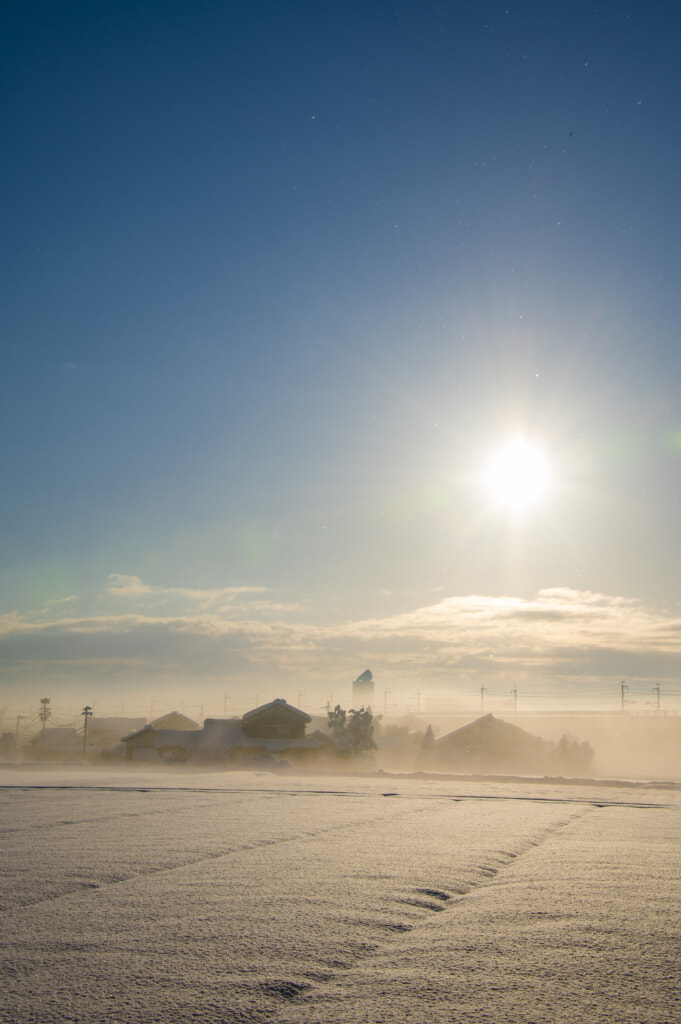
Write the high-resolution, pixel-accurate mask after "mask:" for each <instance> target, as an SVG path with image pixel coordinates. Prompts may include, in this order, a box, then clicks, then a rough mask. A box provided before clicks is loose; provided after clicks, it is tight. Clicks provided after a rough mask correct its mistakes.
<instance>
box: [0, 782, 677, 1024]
mask: <svg viewBox="0 0 681 1024" xmlns="http://www.w3.org/2000/svg"><path fill="white" fill-rule="evenodd" d="M0 822H1V825H0V837H1V841H2V863H3V875H2V883H1V886H0V922H1V928H0V945H1V949H0V965H1V966H0V972H1V979H2V987H1V990H0V991H1V992H2V996H1V997H0V998H1V1003H0V1021H1V1022H2V1024H5V1022H7V1024H9V1022H12V1024H28V1022H31V1024H53V1022H69V1024H76V1022H77V1024H104V1022H107V1024H108V1022H111V1024H114V1022H115V1024H133V1022H134V1024H154V1022H158V1024H180V1022H181V1024H185V1022H190V1021H192V1022H205V1024H208V1022H210V1024H222V1022H261V1021H263V1022H264V1021H268V1022H274V1024H293V1022H296V1024H312V1022H322V1024H323V1022H332V1021H333V1022H339V1024H340V1022H344V1024H351V1022H360V1021H361V1022H366V1024H379V1022H393V1021H394V1022H398V1021H399V1022H403V1021H418V1022H423V1024H426V1022H428V1024H431V1022H440V1021H442V1022H444V1021H447V1022H471V1024H472V1022H475V1024H485V1022H494V1024H509V1022H514V1024H516V1022H517V1024H520V1022H522V1024H539V1022H563V1021H565V1022H568V1021H569V1022H571V1024H574V1022H585V1024H599V1022H606V1021H607V1022H613V1024H615V1022H617V1024H629V1022H631V1024H643V1022H659V1024H662V1022H664V1024H669V1022H674V1021H680V1020H681V986H680V984H679V983H680V981H681V968H680V966H679V965H680V963H681V955H680V954H681V948H680V939H681V924H680V922H679V914H678V907H679V905H680V897H681V881H680V879H681V804H680V802H679V791H678V790H677V789H675V788H674V787H667V788H656V787H654V786H650V787H644V788H642V787H634V786H626V785H622V786H618V787H614V786H600V785H591V786H588V785H583V786H582V785H569V784H559V783H555V784H541V783H540V782H539V781H536V782H532V781H530V782H527V783H525V784H522V783H501V782H496V783H494V782H476V783H474V782H459V781H456V782H453V781H451V780H450V781H447V780H428V779H423V780H421V779H414V778H404V779H399V778H397V779H396V778H394V777H393V778H383V779H381V778H380V777H373V778H356V779H353V778H343V777H336V778H328V777H327V778H323V779H316V778H314V777H312V776H287V777H281V776H272V775H267V774H261V773H246V772H244V773H241V772H239V773H230V774H229V775H224V774H217V773H212V774H190V773H186V774H182V773H169V774H168V775H167V776H164V775H163V774H162V773H159V772H156V773H153V772H149V773H148V774H146V775H144V774H143V773H141V772H139V771H138V772H136V773H132V772H129V773H126V772H121V773H109V774H104V773H100V774H98V775H90V776H84V775H83V776H80V775H78V774H77V773H75V772H67V771H65V772H63V773H62V774H61V775H60V776H54V775H53V776H48V775H47V774H44V775H41V774H40V773H38V772H37V771H32V772H23V773H21V772H19V771H17V772H9V771H4V772H2V773H0Z"/></svg>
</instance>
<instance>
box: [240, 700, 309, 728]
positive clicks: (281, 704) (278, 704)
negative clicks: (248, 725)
mask: <svg viewBox="0 0 681 1024" xmlns="http://www.w3.org/2000/svg"><path fill="white" fill-rule="evenodd" d="M275 709H281V710H282V711H285V712H286V713H287V714H289V715H291V716H292V717H295V718H300V719H301V720H302V721H303V722H311V721H312V719H311V718H310V716H309V715H308V714H307V713H306V712H305V711H301V710H300V709H299V708H294V707H293V705H292V704H288V703H287V702H286V701H285V700H284V699H283V697H277V698H276V700H271V701H270V702H269V704H261V705H260V707H257V708H253V710H252V711H247V712H246V714H245V715H244V716H243V718H242V722H248V721H250V720H251V719H253V718H255V717H256V716H257V715H262V714H263V713H264V712H266V711H274V710H275Z"/></svg>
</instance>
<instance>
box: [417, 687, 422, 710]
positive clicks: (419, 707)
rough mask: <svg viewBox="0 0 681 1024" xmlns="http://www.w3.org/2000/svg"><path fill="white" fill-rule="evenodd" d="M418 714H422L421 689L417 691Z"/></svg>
mask: <svg viewBox="0 0 681 1024" xmlns="http://www.w3.org/2000/svg"><path fill="white" fill-rule="evenodd" d="M416 714H417V715H420V714H421V691H420V690H417V691H416Z"/></svg>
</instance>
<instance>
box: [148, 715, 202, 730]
mask: <svg viewBox="0 0 681 1024" xmlns="http://www.w3.org/2000/svg"><path fill="white" fill-rule="evenodd" d="M149 724H150V725H151V726H152V727H153V728H154V729H200V728H201V726H200V725H199V724H198V722H195V721H194V720H193V719H192V718H187V716H186V715H183V714H181V713H180V712H179V711H169V712H168V714H167V715H161V717H160V718H155V719H154V721H153V722H150V723H149Z"/></svg>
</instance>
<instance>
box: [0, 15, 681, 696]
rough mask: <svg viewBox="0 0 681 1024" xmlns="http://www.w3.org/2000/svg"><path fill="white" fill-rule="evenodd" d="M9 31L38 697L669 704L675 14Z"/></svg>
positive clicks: (19, 507) (251, 19)
mask: <svg viewBox="0 0 681 1024" xmlns="http://www.w3.org/2000/svg"><path fill="white" fill-rule="evenodd" d="M0 19H1V25H0V29H1V31H0V40H1V42H0V54H1V58H0V59H1V62H2V82H3V85H2V107H1V117H2V130H3V138H4V139H5V150H6V154H7V155H6V158H5V160H4V164H3V178H4V187H3V190H2V200H1V201H2V205H3V210H2V221H3V246H2V282H3V285H2V288H3V301H2V313H1V316H2V336H3V338H4V343H3V346H2V357H1V358H2V373H1V375H0V378H1V380H2V403H1V409H0V417H1V420H2V436H3V439H4V442H5V443H4V445H3V455H2V459H3V483H4V487H3V492H4V493H3V501H2V508H1V510H0V527H1V529H2V536H3V541H4V543H3V546H2V551H3V555H2V563H1V565H0V613H2V614H3V615H4V618H3V619H2V620H0V622H1V623H2V626H0V665H2V666H3V674H4V678H5V686H4V688H5V692H6V693H7V694H8V696H9V699H10V701H16V700H17V699H18V697H19V695H21V696H22V697H23V696H26V697H27V698H29V697H30V699H32V700H35V699H37V697H39V696H41V695H43V690H45V687H47V689H48V690H49V692H50V693H52V694H53V699H54V698H57V697H58V694H59V693H60V692H64V693H65V692H66V691H67V690H69V692H71V690H73V689H74V688H75V690H76V692H77V695H78V696H79V697H80V695H82V696H83V699H84V700H88V699H90V700H92V699H94V696H95V695H96V696H97V699H99V700H100V701H103V702H106V699H107V697H108V696H111V699H112V700H117V699H118V696H119V694H121V693H128V692H135V691H137V690H139V689H140V688H149V689H150V690H151V691H153V692H157V693H158V694H159V695H163V694H164V693H167V694H168V695H169V699H170V695H171V694H175V693H176V692H177V693H179V692H184V690H185V689H186V688H187V687H190V688H193V689H194V690H196V692H198V691H199V690H200V691H201V693H205V694H206V695H207V698H206V699H208V697H209V696H210V694H212V693H213V692H215V693H217V692H222V690H223V689H224V687H225V685H227V686H228V687H229V688H231V689H233V690H234V692H235V694H239V693H243V694H246V693H248V694H250V693H251V692H252V690H253V688H254V687H258V689H259V691H261V692H263V693H269V689H270V688H271V690H272V694H271V695H272V696H277V695H287V694H288V691H289V688H290V687H291V686H295V687H296V688H297V689H300V685H299V681H300V679H303V680H305V684H304V686H303V689H306V690H309V691H310V692H314V693H319V694H320V696H325V695H326V694H327V692H328V691H329V690H330V689H335V691H336V692H339V689H341V688H342V686H343V685H346V684H344V682H343V681H344V680H346V681H348V682H349V681H350V680H351V679H352V678H353V677H354V676H355V675H357V674H359V672H360V671H362V670H363V669H364V668H365V667H366V665H367V664H370V665H371V666H372V668H373V669H374V674H375V675H376V677H377V680H378V681H379V685H380V686H384V685H385V686H387V687H389V688H390V687H392V688H394V689H395V690H396V691H399V689H400V688H404V689H408V690H411V689H414V688H415V687H416V686H417V685H418V686H421V687H422V688H423V689H424V691H428V690H429V689H431V690H433V692H435V691H438V692H440V693H442V694H447V693H448V692H450V691H452V692H456V691H457V690H458V689H462V690H465V691H470V690H473V691H474V690H476V689H477V688H478V687H479V686H480V685H485V684H490V685H491V686H497V687H499V688H501V689H504V688H505V689H508V688H509V687H511V686H513V685H520V686H526V687H529V686H530V685H531V686H532V687H533V688H534V689H535V690H536V689H537V687H545V688H547V690H551V689H555V688H560V689H561V692H567V690H568V689H570V688H576V689H578V690H581V691H586V690H588V689H591V690H594V691H595V690H599V691H600V690H603V689H604V687H605V688H606V689H607V687H608V686H617V685H618V684H619V678H620V677H621V678H625V677H626V678H630V677H631V678H632V679H633V680H641V681H643V682H647V681H652V682H655V681H658V680H662V681H663V682H664V683H665V685H667V686H668V687H670V686H672V685H673V683H674V681H675V680H676V678H677V674H678V669H677V665H678V655H679V654H681V634H679V629H678V624H679V613H680V609H679V604H678V580H679V578H681V557H680V548H679V544H678V515H677V509H678V507H679V497H680V494H679V490H680V486H679V484H680V460H681V399H680V397H679V395H680V394H681V391H680V389H679V380H680V376H681V367H680V365H679V361H680V358H681V355H680V353H681V348H680V347H679V345H678V323H679V305H680V302H681V298H680V296H679V289H678V287H677V266H678V247H679V242H678V237H679V232H678V224H679V206H680V198H679V196H680V194H679V188H678V183H677V169H678V166H679V136H678V128H677V126H676V122H675V119H674V114H673V112H674V109H675V105H676V100H677V97H678V95H679V91H680V86H681V81H680V72H679V69H678V60H677V53H678V44H679V35H680V32H679V15H678V12H677V9H676V6H675V5H674V4H671V3H647V4H643V3H630V4H621V3H610V2H605V3H600V4H598V5H597V8H594V5H593V4H586V3H579V2H577V3H571V4H545V3H538V2H524V3H518V4H515V3H508V2H507V3H496V2H490V3H487V4H479V3H472V2H471V3H461V4H452V3H438V2H421V3H399V4H394V3H391V4H387V3H378V2H377V3H369V4H366V3H365V4H359V3H354V2H348V3H337V4H331V3H328V4H327V3H311V2H307V3H288V4H274V3H271V4H270V3H257V2H256V3H225V2H221V3H218V2H205V0H196V2H193V3H188V2H164V3H161V2H160V0H159V2H154V0H152V2H149V3H146V4H145V5H143V6H141V5H139V4H133V3H121V2H111V3H105V2H101V3H97V2H94V3H93V2H88V3H69V2H63V3H32V2H25V3H8V4H6V5H4V6H3V9H2V12H0ZM517 432H520V433H523V434H525V435H526V436H528V437H529V438H532V439H535V440H537V441H538V442H539V443H541V445H542V446H543V447H544V449H545V450H546V451H547V452H548V453H549V459H550V463H551V467H552V472H553V479H554V486H553V487H552V490H551V493H550V495H549V497H548V499H547V501H546V502H545V503H543V504H542V505H541V506H540V507H537V508H536V509H533V510H532V511H531V513H528V515H527V516H526V517H524V518H523V520H522V521H520V522H519V521H515V520H511V519H509V517H508V516H505V515H504V514H503V513H502V512H500V511H499V510H498V509H490V508H489V507H488V506H487V505H486V503H485V500H484V498H483V496H482V495H481V493H480V489H479V487H478V486H477V474H478V471H479V468H480V465H481V464H482V461H483V459H484V457H485V455H486V453H488V452H490V451H492V450H494V448H495V446H498V445H499V444H501V443H502V442H503V441H504V439H505V438H507V437H510V436H512V435H513V434H515V433H517ZM131 581H134V582H131ZM556 593H560V594H561V598H560V601H559V602H558V605H559V607H558V606H557V605H556V600H557V599H556V598H555V594H556ZM547 594H548V595H549V596H548V597H546V596H545V595H547ZM197 595H198V596H197ZM542 595H544V596H542ZM551 595H554V596H551ZM568 595H569V596H568ZM593 595H600V596H598V597H597V598H594V596H593ZM479 601H482V602H483V605H484V607H485V608H488V610H489V615H490V616H491V620H492V622H493V624H494V628H493V629H492V630H491V632H490V631H489V630H485V631H484V632H483V633H481V634H478V633H477V632H476V631H475V630H473V631H472V632H471V629H470V623H469V625H468V626H466V627H465V628H464V626H463V625H462V622H463V620H462V619H461V616H462V615H463V616H464V618H466V616H467V614H468V613H467V612H466V609H471V608H478V607H482V606H479V604H478V602H479ZM546 601H548V602H549V604H550V606H551V607H550V609H549V611H550V615H551V617H552V621H553V622H556V621H560V622H561V623H562V624H563V625H562V628H563V632H562V633H561V632H560V631H558V632H556V633H555V635H554V634H553V633H552V634H551V640H550V643H549V640H548V639H547V632H546V631H542V630H537V629H536V627H534V626H533V627H532V628H530V626H526V629H525V632H522V631H520V632H517V631H516V630H511V629H510V628H509V624H508V615H507V614H506V612H503V613H502V610H501V609H507V608H508V607H509V605H508V604H504V603H503V602H511V604H510V607H512V608H514V609H516V611H517V610H518V608H520V609H521V610H522V615H521V616H520V618H521V619H522V620H523V621H525V622H530V621H531V622H534V623H536V622H537V621H538V618H537V616H539V619H541V617H542V616H543V615H544V613H545V612H546V610H547V609H546V605H545V602H546ZM485 602H487V604H485ZM500 602H501V603H500ZM513 602H520V604H519V605H517V604H514V603H513ZM595 608H598V609H603V608H607V609H608V625H607V628H606V627H605V626H603V622H602V621H601V618H600V616H601V612H600V611H599V612H598V616H597V617H598V621H599V623H601V626H603V628H602V629H601V627H600V626H599V628H598V630H596V633H597V636H594V635H592V633H591V632H590V628H591V627H589V628H586V627H585V628H584V630H583V631H582V632H580V629H578V628H576V626H575V623H576V621H579V622H583V621H584V618H583V617H584V616H585V615H586V616H587V618H588V621H589V622H591V623H592V616H593V614H594V609H595ZM632 608H634V609H636V614H635V615H634V613H633V612H632ZM585 610H587V611H585ZM611 613H612V616H614V618H613V619H612V622H611V619H610V615H611ZM481 614H482V613H481ZM514 614H515V613H514ZM405 616H406V617H407V618H406V619H405ZM632 616H633V617H632ZM466 621H468V620H467V619H466ZM476 621H479V620H476ZM615 621H616V622H617V623H618V627H617V629H614V625H613V623H614V622H615ZM634 621H635V622H636V623H637V626H636V630H634V631H633V633H632V623H633V622H634ZM407 622H408V623H410V625H409V626H408V628H407V626H406V623H407ZM416 622H418V624H419V625H418V628H416V627H415V625H414V623H416ZM644 622H645V623H646V625H645V626H644V625H643V623H644ZM426 623H427V624H429V625H426ZM611 626H612V629H614V632H612V630H611ZM594 628H595V627H594ZM216 636H219V637H221V638H222V639H221V640H220V641H219V642H218V643H215V642H214V638H215V637H216ZM227 636H228V637H229V638H230V639H229V642H228V641H227V640H225V639H224V638H225V637H227ZM211 637H212V638H213V640H211V639H210V638H211ZM235 637H238V638H239V639H238V642H237V640H236V639H235ZM660 637H663V638H664V639H663V640H662V639H660ZM538 652H539V653H538ZM490 655H491V657H490ZM490 660H494V661H500V662H501V665H500V667H499V668H498V669H495V670H491V669H490V668H489V661H490ZM490 673H491V674H490ZM294 680H297V681H298V682H293V681H294ZM282 690H285V691H286V693H281V692H280V691H282ZM289 696H291V697H293V696H294V695H293V693H292V692H291V693H290V694H289ZM244 699H246V698H244Z"/></svg>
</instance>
